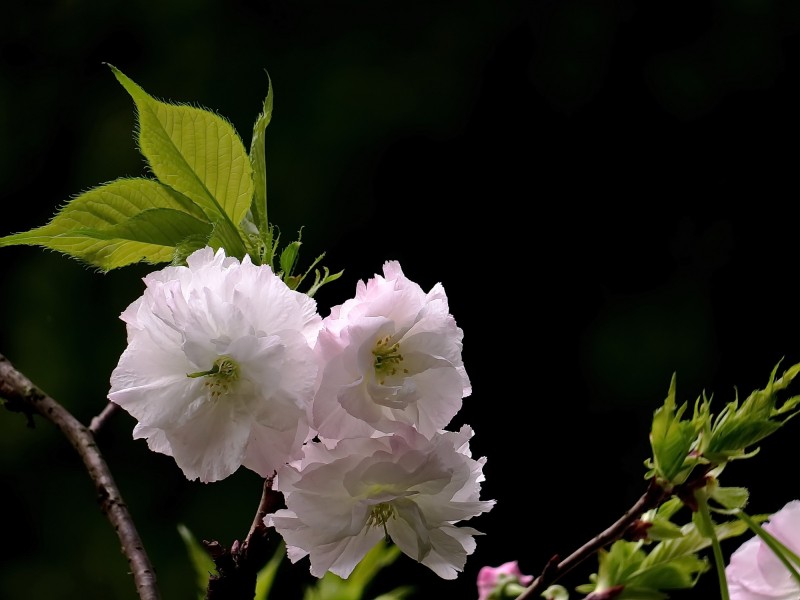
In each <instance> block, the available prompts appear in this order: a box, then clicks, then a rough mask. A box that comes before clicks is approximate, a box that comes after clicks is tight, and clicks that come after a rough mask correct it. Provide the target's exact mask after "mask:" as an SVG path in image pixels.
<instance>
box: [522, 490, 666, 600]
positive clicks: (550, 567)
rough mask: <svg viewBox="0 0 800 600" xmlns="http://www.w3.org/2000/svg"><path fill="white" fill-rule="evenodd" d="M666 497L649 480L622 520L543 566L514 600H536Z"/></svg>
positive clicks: (619, 536) (618, 536) (623, 532)
mask: <svg viewBox="0 0 800 600" xmlns="http://www.w3.org/2000/svg"><path fill="white" fill-rule="evenodd" d="M666 495H667V494H666V492H665V491H664V489H663V488H662V487H661V486H659V485H658V484H657V483H655V479H651V480H650V486H649V487H648V488H647V491H646V492H645V493H644V494H642V496H641V498H639V499H638V500H637V501H636V503H635V504H634V505H633V506H631V507H630V508H629V509H628V510H627V512H626V513H625V514H624V515H622V517H620V518H619V519H618V520H617V521H616V522H615V523H614V524H613V525H611V527H609V528H608V529H606V530H605V531H603V532H602V533H600V534H599V535H597V536H595V537H594V538H592V539H591V540H589V541H588V542H586V543H585V544H584V545H583V546H581V547H580V548H578V549H577V550H575V552H573V553H572V554H570V555H569V556H568V557H567V558H565V559H564V560H562V561H560V562H558V563H557V564H556V560H557V558H553V559H551V560H550V561H549V562H548V563H547V566H546V567H545V569H544V571H543V572H542V574H541V575H539V577H537V578H536V579H535V580H534V581H533V583H531V584H530V585H529V586H528V587H527V588H526V589H525V591H524V592H522V594H520V595H519V596H517V600H527V599H530V598H533V597H538V596H539V595H540V594H541V593H542V592H543V591H544V590H545V589H546V587H547V586H549V585H550V584H551V583H554V582H556V581H557V580H558V579H560V578H561V577H563V576H564V575H566V574H567V573H568V572H569V571H571V570H572V569H574V568H575V567H577V566H578V565H579V564H580V563H582V562H583V561H584V560H586V559H587V558H589V557H590V556H591V555H592V554H594V553H595V552H597V551H598V550H599V549H600V548H602V547H604V546H606V545H608V544H610V543H611V542H614V541H616V540H618V539H620V538H621V537H622V536H623V535H624V534H625V532H626V531H627V529H628V527H630V526H631V525H632V524H633V523H635V522H636V520H637V519H639V517H641V516H642V514H644V513H645V512H647V511H648V510H650V509H652V508H655V507H657V506H658V505H659V504H661V502H662V501H663V500H664V498H665V496H666Z"/></svg>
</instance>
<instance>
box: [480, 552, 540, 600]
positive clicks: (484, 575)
mask: <svg viewBox="0 0 800 600" xmlns="http://www.w3.org/2000/svg"><path fill="white" fill-rule="evenodd" d="M532 582H533V576H532V575H523V574H522V571H520V570H519V564H518V563H517V561H515V560H512V561H509V562H507V563H503V564H502V565H500V566H499V567H481V570H480V571H478V582H477V583H478V600H490V598H492V594H493V593H494V594H495V597H497V598H505V597H506V596H504V595H502V590H503V588H505V587H506V586H508V585H509V584H518V586H522V587H527V586H529V585H530V584H531V583H532ZM517 595H519V594H517Z"/></svg>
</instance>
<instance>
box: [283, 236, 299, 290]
mask: <svg viewBox="0 0 800 600" xmlns="http://www.w3.org/2000/svg"><path fill="white" fill-rule="evenodd" d="M300 245H301V242H300V241H299V240H298V241H296V242H292V243H291V244H289V245H288V246H286V248H284V249H283V252H281V261H280V262H281V271H283V277H284V279H286V278H287V277H291V276H292V271H293V270H294V266H295V264H297V256H298V255H299V254H300ZM297 283H298V284H299V283H300V282H299V281H298V282H297ZM289 287H291V288H292V289H296V288H297V286H296V285H295V286H289Z"/></svg>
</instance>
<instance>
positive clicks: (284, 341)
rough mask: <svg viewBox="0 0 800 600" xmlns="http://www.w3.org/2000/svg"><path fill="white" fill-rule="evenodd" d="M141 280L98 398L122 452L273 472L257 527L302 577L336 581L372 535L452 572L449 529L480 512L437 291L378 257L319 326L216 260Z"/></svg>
mask: <svg viewBox="0 0 800 600" xmlns="http://www.w3.org/2000/svg"><path fill="white" fill-rule="evenodd" d="M144 282H145V285H146V289H145V292H144V294H143V295H142V296H141V297H140V298H138V299H137V300H136V301H134V302H133V303H132V304H131V305H130V306H129V307H128V308H127V309H126V310H125V311H124V312H123V313H122V315H121V318H122V319H123V321H125V323H126V325H127V334H128V346H127V348H126V349H125V351H124V352H123V354H122V356H121V358H120V361H119V364H118V366H117V367H116V368H115V369H114V371H113V373H112V376H111V390H110V393H109V399H110V400H111V401H112V402H114V403H116V404H118V405H119V406H121V407H122V408H123V409H125V410H126V411H128V412H129V413H130V414H131V415H132V416H133V417H135V418H136V419H137V424H136V426H135V428H134V432H133V435H134V438H144V439H146V440H147V444H148V446H149V447H150V449H152V450H154V451H156V452H160V453H163V454H167V455H169V456H172V457H173V458H174V459H175V462H176V463H177V465H178V466H179V467H180V468H181V469H182V470H183V472H184V474H185V475H186V477H187V478H189V479H199V480H200V481H203V482H212V481H217V480H220V479H223V478H225V477H227V476H228V475H231V474H232V473H233V472H234V471H236V470H237V469H238V468H239V467H240V466H244V467H246V468H248V469H251V470H253V471H255V472H257V473H258V474H259V475H261V476H263V477H270V476H273V475H274V481H273V489H275V490H277V491H280V492H282V493H283V495H284V498H285V501H286V508H285V509H281V510H278V511H276V512H275V513H274V514H270V515H267V517H266V519H265V523H266V524H267V525H268V526H271V527H274V528H275V529H276V530H277V531H278V532H279V533H280V534H281V535H282V536H283V538H284V540H285V541H286V544H287V553H288V556H289V558H290V559H291V560H292V561H293V562H295V561H297V560H299V559H301V558H303V557H305V556H308V557H309V558H310V562H311V573H312V574H313V575H315V576H317V577H321V576H322V575H324V573H325V572H326V571H332V572H333V573H336V574H337V575H339V576H341V577H344V578H346V577H347V576H348V575H349V574H350V573H351V572H352V570H353V569H354V568H355V566H356V565H357V564H358V562H359V561H360V560H361V559H362V558H363V557H364V556H365V555H366V553H367V552H368V551H369V550H370V549H371V548H372V547H374V546H375V545H376V544H377V543H379V542H380V541H381V540H383V539H387V540H388V539H390V540H391V541H392V542H394V543H395V544H396V545H397V546H398V547H399V548H400V549H401V550H402V551H403V552H404V553H405V554H407V555H409V556H411V557H412V558H414V559H415V560H417V561H419V562H421V563H423V564H424V565H426V566H428V567H429V568H431V569H432V570H433V571H434V572H436V573H437V574H438V575H440V576H441V577H443V578H446V579H453V578H455V577H456V576H457V574H458V572H460V571H461V570H462V569H463V566H464V564H465V562H466V557H467V556H468V555H469V554H471V553H472V552H473V550H474V548H475V542H474V539H473V536H474V535H476V534H478V533H479V532H478V531H476V530H474V529H472V528H468V527H458V526H457V523H459V522H460V521H463V520H466V519H470V518H472V517H475V516H477V515H479V514H481V513H484V512H486V511H488V510H490V509H491V508H492V506H493V505H494V501H492V500H489V501H485V500H480V487H481V482H482V481H483V466H484V464H485V458H481V459H479V460H476V459H473V458H472V456H471V454H470V450H469V441H470V438H471V437H472V435H473V431H472V429H471V428H470V427H469V426H466V425H465V426H463V427H461V428H460V430H459V431H457V432H453V431H446V430H445V427H447V426H448V425H449V424H450V422H451V420H452V419H453V417H454V416H455V415H456V413H457V412H458V411H459V409H460V408H461V405H462V400H463V398H465V397H466V396H468V395H469V394H470V393H471V387H470V382H469V378H468V377H467V374H466V371H465V369H464V365H463V362H462V359H461V349H462V337H463V332H462V331H461V329H460V328H459V327H458V326H457V325H456V322H455V320H454V318H453V316H452V315H451V314H450V312H449V307H448V302H447V296H446V294H445V291H444V288H443V287H442V286H441V285H440V284H437V285H436V286H434V287H433V288H432V289H431V290H430V291H429V292H425V291H423V290H422V288H421V287H420V286H419V285H417V284H416V283H414V282H412V281H410V280H409V279H408V278H406V277H405V275H404V274H403V272H402V270H401V268H400V265H399V263H397V262H395V261H388V262H386V263H385V265H384V270H383V276H380V275H375V276H374V277H373V278H372V279H370V280H369V281H368V282H366V283H364V282H359V284H358V285H357V288H356V295H355V297H354V298H352V299H350V300H348V301H346V302H344V303H343V304H341V305H340V306H336V307H334V308H333V309H332V310H331V312H330V314H329V316H328V317H326V318H324V319H322V318H321V317H320V316H319V314H318V313H317V307H316V302H315V301H314V300H313V299H312V298H310V297H309V296H308V295H306V294H302V293H300V292H297V291H294V290H292V289H290V288H289V287H288V286H287V285H286V284H285V283H284V282H283V281H282V280H281V279H280V278H279V277H278V276H277V275H275V274H274V273H273V272H272V270H271V269H270V268H269V267H268V266H266V265H260V266H256V265H254V264H253V263H252V262H251V260H250V259H249V257H247V256H246V257H245V258H244V259H243V260H242V261H241V262H240V261H239V260H238V259H235V258H232V257H227V256H226V255H225V252H224V250H222V249H220V250H217V251H216V252H214V251H213V250H212V249H211V248H208V247H206V248H204V249H201V250H198V251H196V252H194V253H193V254H192V255H190V256H189V257H188V259H187V261H186V265H185V266H170V267H166V268H164V269H162V270H161V271H158V272H155V273H152V274H150V275H148V276H147V277H145V279H144Z"/></svg>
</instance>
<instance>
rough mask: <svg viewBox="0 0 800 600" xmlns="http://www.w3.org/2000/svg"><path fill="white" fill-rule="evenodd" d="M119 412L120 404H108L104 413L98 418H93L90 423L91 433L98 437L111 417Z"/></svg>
mask: <svg viewBox="0 0 800 600" xmlns="http://www.w3.org/2000/svg"><path fill="white" fill-rule="evenodd" d="M118 411H119V404H114V403H113V402H109V403H108V404H106V407H105V408H104V409H103V411H102V412H101V413H100V414H99V415H97V416H96V417H93V418H92V420H91V422H90V423H89V431H91V432H92V435H93V436H95V437H97V434H98V432H99V431H100V430H101V429H102V428H103V427H105V424H106V423H108V420H109V419H110V418H111V416H112V415H113V414H114V413H116V412H118Z"/></svg>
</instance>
